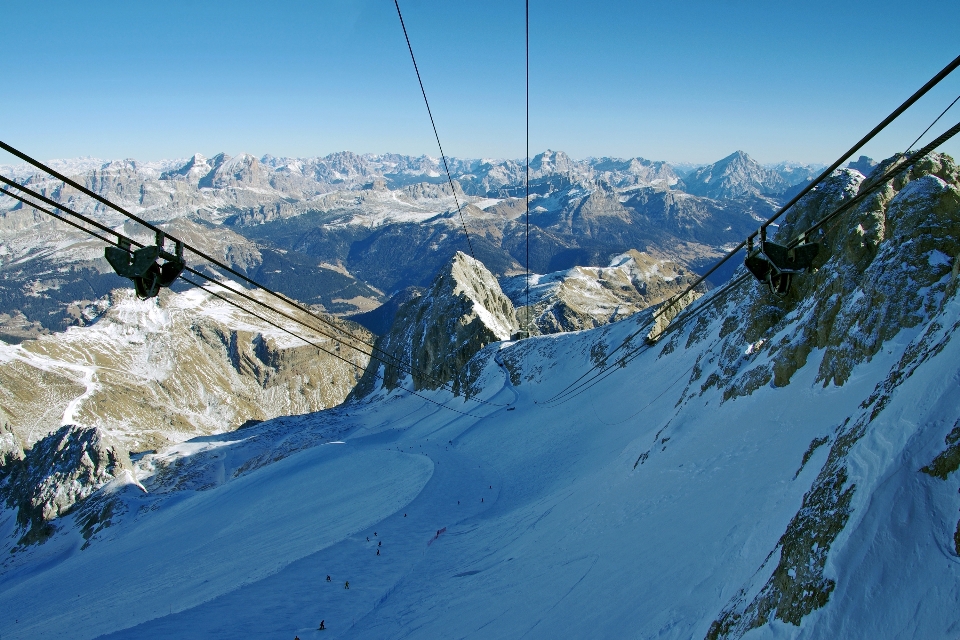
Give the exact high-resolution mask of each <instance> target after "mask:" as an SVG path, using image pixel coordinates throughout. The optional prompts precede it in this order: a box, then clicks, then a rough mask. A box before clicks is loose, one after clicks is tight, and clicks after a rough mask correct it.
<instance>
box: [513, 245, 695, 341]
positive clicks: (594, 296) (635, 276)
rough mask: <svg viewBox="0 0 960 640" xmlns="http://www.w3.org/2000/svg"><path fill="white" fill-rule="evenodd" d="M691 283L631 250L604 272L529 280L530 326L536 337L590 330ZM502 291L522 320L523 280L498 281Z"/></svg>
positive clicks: (582, 270)
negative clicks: (541, 334) (536, 333)
mask: <svg viewBox="0 0 960 640" xmlns="http://www.w3.org/2000/svg"><path fill="white" fill-rule="evenodd" d="M695 279H696V276H695V275H694V274H692V273H691V272H689V271H687V270H686V269H683V268H682V267H680V266H679V265H677V264H675V263H673V262H671V261H669V260H662V259H660V260H658V259H656V258H654V257H653V256H650V255H648V254H646V253H642V252H639V251H635V250H631V251H628V252H627V253H625V254H622V255H619V256H617V257H616V258H614V259H613V261H612V262H611V263H610V266H608V267H574V268H573V269H568V270H566V271H558V272H556V273H549V274H546V275H537V274H531V276H530V307H531V317H532V324H533V325H534V327H535V329H534V330H535V331H536V332H539V333H559V332H562V331H580V330H582V329H593V328H594V327H599V326H602V325H605V324H608V323H610V322H616V321H618V320H622V319H624V318H626V317H627V316H631V315H633V314H635V313H637V312H639V311H643V310H644V309H646V308H648V307H651V306H654V305H657V304H660V303H661V302H663V301H664V300H666V299H668V298H670V297H672V296H674V295H675V294H678V293H680V292H681V291H683V290H684V289H686V288H687V286H689V284H690V283H691V282H693V281H694V280H695ZM503 289H504V293H506V294H507V295H508V296H509V297H510V299H511V300H512V301H513V303H514V305H515V306H516V307H517V314H518V316H519V317H526V316H525V314H526V313H527V311H526V308H525V307H526V294H527V292H526V276H525V275H524V276H513V277H509V278H504V279H503Z"/></svg>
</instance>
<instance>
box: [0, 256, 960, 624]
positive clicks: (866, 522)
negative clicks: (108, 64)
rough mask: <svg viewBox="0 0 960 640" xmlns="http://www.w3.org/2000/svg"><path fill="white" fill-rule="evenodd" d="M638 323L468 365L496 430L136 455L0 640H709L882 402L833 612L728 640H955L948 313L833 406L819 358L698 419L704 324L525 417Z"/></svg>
mask: <svg viewBox="0 0 960 640" xmlns="http://www.w3.org/2000/svg"><path fill="white" fill-rule="evenodd" d="M954 277H956V275H954ZM730 304H732V303H730ZM731 308H732V307H729V308H728V309H727V311H729V310H730V309H731ZM643 317H644V316H643V315H642V314H641V315H640V316H638V317H634V318H631V319H628V320H625V321H622V322H619V323H615V324H612V325H609V326H607V327H604V328H602V329H597V330H593V331H587V332H581V333H573V334H560V335H552V336H540V337H537V338H531V339H529V340H525V341H523V342H522V343H498V344H496V345H491V346H489V347H487V348H486V349H484V351H482V352H481V353H480V354H478V355H477V356H476V358H478V359H479V361H480V362H482V363H484V367H485V368H484V370H483V373H482V376H481V381H480V383H479V385H478V386H479V387H480V388H482V389H483V391H482V393H481V396H480V397H481V398H482V399H483V400H486V401H488V402H489V403H491V404H483V403H477V402H469V401H464V400H463V399H462V398H453V397H451V396H450V395H449V394H446V393H445V392H427V393H425V394H424V395H425V396H426V397H428V398H430V399H431V400H434V401H437V402H440V403H443V404H444V405H445V406H448V407H450V408H453V409H456V410H457V411H458V412H462V413H457V412H454V411H448V410H445V409H444V408H441V407H439V406H437V405H436V404H432V403H430V402H428V401H426V400H424V399H423V398H420V397H417V396H414V395H410V394H408V393H405V392H403V391H399V390H398V391H395V392H394V393H392V394H390V395H387V396H378V397H376V398H374V399H373V400H371V401H369V402H366V403H363V404H353V405H345V406H342V407H339V408H336V409H332V410H328V411H324V412H320V413H317V414H312V415H309V416H301V417H296V418H294V417H290V418H280V419H277V420H274V421H270V422H266V423H263V424H261V425H257V426H256V427H252V428H248V429H243V430H240V431H236V432H232V433H228V434H223V435H220V436H207V437H204V438H198V439H195V440H192V441H190V442H187V443H182V444H180V445H177V446H175V447H172V448H170V449H168V450H164V451H160V452H158V453H157V454H155V455H154V456H147V457H145V458H144V459H142V460H141V461H140V462H139V463H138V480H139V481H140V482H141V483H142V484H143V485H144V486H145V487H146V488H147V493H144V492H143V491H141V490H140V489H139V488H138V487H137V486H136V484H134V483H133V482H132V480H131V481H128V482H126V483H124V482H120V481H118V482H117V483H116V485H115V486H112V487H110V490H111V491H113V492H115V493H114V495H115V496H118V497H119V498H120V499H121V502H122V504H123V505H124V508H123V509H119V510H118V511H117V514H116V515H115V517H114V518H113V519H112V526H110V527H107V528H105V529H103V530H102V531H101V532H100V533H98V534H97V535H96V536H95V537H94V538H93V539H92V541H91V542H90V544H89V546H87V548H85V549H83V548H82V546H83V544H84V539H83V538H82V536H81V535H80V533H79V532H78V531H77V529H76V528H74V529H70V528H69V526H68V527H65V529H64V530H63V532H62V534H61V535H58V536H56V537H54V538H53V539H51V540H50V541H48V542H47V543H45V544H43V545H38V546H34V547H30V548H28V549H27V550H25V551H20V552H18V553H16V554H14V555H13V556H11V557H10V558H9V559H7V560H5V561H4V564H3V568H2V570H0V571H2V573H0V612H3V613H2V615H0V637H2V638H3V639H4V640H7V639H9V638H31V639H32V638H63V637H70V638H77V639H83V638H98V637H107V638H172V637H176V638H188V639H189V638H198V639H199V638H204V639H206V638H248V637H257V638H287V639H289V638H293V637H294V636H295V635H296V636H299V637H300V638H301V639H307V638H314V637H323V638H408V637H409V638H491V637H494V638H520V637H524V638H556V637H570V638H575V637H611V638H613V637H615V638H623V637H632V638H678V639H679V638H703V637H705V636H706V634H707V633H708V631H709V629H710V626H711V623H712V622H713V621H714V620H716V619H717V618H718V616H719V615H720V614H721V611H723V610H724V608H725V607H728V605H729V603H731V601H732V600H734V599H736V598H737V596H738V593H741V590H742V592H743V593H746V594H747V595H746V597H747V598H749V597H752V596H751V594H755V593H756V592H757V591H758V590H759V588H760V587H761V586H762V585H763V584H764V582H765V581H766V580H767V578H768V577H769V576H770V574H771V571H772V570H773V566H774V565H775V564H776V562H777V558H778V554H779V551H778V547H777V545H778V541H779V540H780V539H781V536H783V535H784V531H785V529H786V528H787V527H788V525H789V523H790V521H791V519H792V518H793V517H794V516H795V514H797V513H798V510H800V509H801V507H802V505H803V501H804V495H805V494H806V493H807V492H808V491H809V490H810V489H811V486H812V485H813V483H814V481H815V479H816V478H817V476H818V473H820V471H821V469H822V468H823V467H824V465H825V463H826V462H827V459H828V453H829V451H830V450H831V446H832V442H833V439H834V438H836V437H837V434H838V433H839V432H840V428H841V427H842V426H843V425H845V424H847V423H848V422H850V421H851V420H852V421H854V422H855V421H857V420H859V419H861V418H862V419H864V420H867V418H864V416H865V415H867V416H868V414H870V412H871V411H873V410H874V409H875V405H871V404H870V398H871V396H872V395H875V393H876V391H877V390H878V389H879V388H880V387H882V386H883V385H884V384H885V381H889V380H891V379H894V378H895V379H896V384H895V385H894V386H892V387H889V391H890V393H889V398H888V400H886V401H885V404H884V406H883V407H882V408H881V409H880V410H878V411H876V412H875V415H873V417H872V419H869V420H868V423H869V428H868V430H867V432H866V434H865V435H864V436H863V437H862V438H860V439H859V440H858V441H857V442H856V443H855V444H854V445H853V447H852V449H851V450H850V453H849V455H848V456H847V458H846V460H847V468H848V471H849V478H848V482H849V484H850V485H855V486H856V492H855V493H854V494H853V497H852V502H851V515H850V518H849V521H848V522H847V524H846V526H845V527H844V528H843V530H842V531H841V532H840V533H839V535H838V536H837V537H836V540H835V541H834V542H833V544H832V547H831V549H830V552H829V555H828V561H827V564H826V567H825V570H824V572H825V573H824V575H825V576H826V577H828V578H829V579H832V580H834V581H835V582H836V588H835V590H834V591H833V593H832V594H831V596H830V598H829V601H828V602H827V604H826V606H824V607H822V608H818V609H815V610H814V611H813V612H812V613H810V614H809V615H806V616H805V617H804V618H803V620H802V624H801V625H800V626H794V625H792V624H788V623H785V622H782V621H781V620H773V621H772V622H770V623H769V624H766V625H764V626H761V627H760V628H758V629H754V630H751V631H748V632H747V634H746V637H748V638H751V639H754V638H825V637H843V638H881V637H898V638H900V637H902V638H939V637H954V636H956V635H957V634H958V633H960V623H958V620H960V614H958V613H957V607H956V603H957V602H958V601H960V563H958V558H957V555H956V553H955V552H954V551H953V550H952V548H951V544H952V532H953V528H954V527H955V526H956V518H957V511H958V507H960V497H958V494H957V477H956V474H954V475H952V476H950V477H949V478H948V481H942V480H940V479H938V478H933V477H930V476H929V475H926V474H922V473H919V469H920V468H921V467H922V466H923V465H926V464H928V463H929V462H930V460H932V459H933V458H934V457H935V456H936V455H937V454H938V453H939V452H940V451H941V450H942V449H943V446H944V436H945V435H946V434H947V433H948V432H949V431H950V429H951V427H952V426H953V425H954V423H955V422H956V421H957V418H958V416H960V393H957V385H958V382H960V365H958V363H960V342H958V341H956V340H952V339H951V338H952V336H953V333H954V330H955V328H956V327H957V326H958V323H960V302H958V301H957V299H956V297H953V298H950V299H948V300H947V301H946V303H945V304H944V305H943V307H942V309H941V310H939V311H938V312H937V313H936V315H935V321H934V320H931V321H930V322H926V323H921V324H919V325H917V326H916V327H913V328H910V329H903V330H901V331H900V332H899V333H897V334H896V335H895V337H894V338H892V339H890V340H888V341H887V342H886V343H885V345H884V348H883V349H882V350H881V351H880V352H879V353H877V354H876V355H875V356H874V357H873V358H872V359H869V360H868V361H866V362H864V363H861V364H859V365H857V366H856V367H855V368H854V370H853V372H852V374H851V376H850V378H849V380H848V381H847V382H846V383H845V384H844V385H843V386H842V387H837V386H834V385H832V384H831V385H827V386H824V384H823V383H822V382H816V374H817V364H818V362H819V358H818V357H817V356H818V353H817V352H816V351H814V352H813V353H811V354H810V355H809V357H808V359H807V363H806V365H805V366H803V367H801V368H800V369H799V370H798V371H797V372H796V374H795V375H794V376H793V378H792V379H791V381H790V384H789V385H787V386H785V387H780V388H776V387H773V386H771V385H766V386H762V387H760V388H759V389H757V390H755V391H754V392H753V393H752V394H750V395H746V396H742V397H737V398H735V399H729V400H727V401H722V395H721V393H720V390H718V389H717V388H708V389H706V391H704V392H703V393H700V382H697V383H695V384H689V381H690V380H691V378H692V375H691V372H692V371H694V369H695V368H697V367H702V366H704V363H707V362H710V361H711V358H713V357H715V356H716V355H717V353H716V352H714V351H713V350H714V349H715V348H716V349H719V346H720V344H721V342H720V333H721V328H722V326H721V325H722V322H721V320H722V318H723V314H719V315H718V316H716V317H715V318H713V319H712V320H711V321H710V322H709V323H707V324H705V325H703V326H700V327H696V328H694V325H693V324H690V325H687V326H686V327H685V328H684V329H683V331H682V332H681V334H680V335H679V336H678V337H677V338H675V339H674V340H673V342H672V343H673V344H674V345H677V348H675V349H674V350H673V351H672V353H666V351H667V349H665V348H663V347H660V346H658V347H657V348H654V349H650V350H647V351H645V352H643V353H642V354H641V355H640V356H639V357H637V358H636V359H635V360H633V361H631V362H630V363H629V364H628V365H627V366H626V367H625V368H622V369H619V370H617V371H616V372H615V373H614V374H613V375H611V376H609V377H608V378H606V379H605V380H603V381H602V382H601V383H599V384H597V385H596V386H594V387H593V388H591V389H590V391H589V392H588V393H584V394H582V395H579V396H577V397H576V398H574V399H572V400H570V401H569V402H566V403H562V404H549V403H548V404H544V402H545V401H546V400H548V399H549V398H550V397H551V396H553V395H555V394H556V393H557V392H559V391H560V390H562V389H563V388H564V387H565V386H566V385H567V384H568V383H569V382H571V381H572V380H574V379H576V378H577V377H578V376H579V375H580V374H581V373H583V372H584V371H585V370H586V369H587V368H588V367H589V366H590V363H591V349H592V348H594V347H595V346H596V345H598V344H603V345H605V347H606V348H607V350H608V351H609V350H612V348H614V347H616V346H617V345H619V344H620V343H621V342H622V341H623V340H624V338H625V337H627V336H628V335H629V334H631V333H632V332H633V331H635V330H636V329H637V327H638V322H640V321H641V320H642V319H643ZM694 330H696V331H698V332H700V334H701V339H700V341H699V342H697V343H696V344H695V345H693V346H691V347H689V348H688V347H685V345H686V344H687V343H688V341H689V334H690V332H692V331H694ZM784 331H785V332H789V331H790V328H789V325H788V327H787V328H786V329H784ZM704 336H705V337H704ZM779 337H781V336H772V337H771V338H770V340H771V341H774V340H776V339H778V338H779ZM930 344H933V345H936V348H932V347H931V348H929V349H927V347H926V346H924V345H930ZM738 348H740V349H741V353H743V354H744V357H745V358H748V357H752V358H756V359H757V360H756V361H757V362H761V361H762V359H763V358H765V357H767V356H766V355H765V354H766V352H765V351H764V350H759V352H757V350H756V348H755V345H750V344H742V345H740V346H739V347H738ZM924 349H927V350H926V351H924ZM917 352H922V353H925V354H927V355H925V356H924V358H920V359H917V358H916V357H915V354H916V353H917ZM910 358H914V360H910ZM501 361H503V362H506V363H507V366H504V365H502V364H501ZM914 361H916V366H915V367H914V368H913V369H912V370H911V372H910V375H906V376H900V377H896V376H893V377H891V376H892V372H896V371H898V370H899V369H898V367H901V368H902V366H903V363H904V362H908V364H909V363H911V362H914ZM911 366H913V365H911ZM509 371H512V372H513V376H512V377H511V375H509ZM517 382H518V383H519V384H515V383H517ZM701 382H702V381H701ZM888 386H889V385H888ZM884 388H886V387H884ZM868 417H869V416H868ZM817 438H826V439H827V440H828V444H827V445H825V446H821V447H818V448H816V447H815V448H812V454H811V455H810V456H809V459H808V460H807V462H806V464H804V465H802V464H801V463H802V460H803V458H804V454H805V452H808V451H811V443H812V441H814V440H815V439H817ZM10 514H11V512H10V511H9V510H7V511H4V512H3V516H2V517H3V518H5V519H6V520H5V521H3V522H0V535H3V536H9V535H11V533H12V529H13V522H12V516H11V515H10ZM368 539H369V541H368ZM378 549H379V551H380V555H377V550H378ZM327 575H330V576H331V581H330V582H327V580H326V576H327ZM347 581H349V589H345V588H344V585H345V582H347ZM321 620H324V621H325V627H326V629H327V630H326V631H323V632H321V631H317V630H316V629H317V626H318V625H319V623H320V621H321Z"/></svg>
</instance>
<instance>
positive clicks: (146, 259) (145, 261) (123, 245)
mask: <svg viewBox="0 0 960 640" xmlns="http://www.w3.org/2000/svg"><path fill="white" fill-rule="evenodd" d="M164 239H165V237H164V233H163V232H162V231H157V243H156V244H155V245H148V246H146V247H143V248H141V249H137V250H136V251H131V250H130V244H131V241H130V240H129V239H128V238H124V237H122V236H118V237H117V246H115V247H107V248H105V249H104V250H103V255H104V257H105V258H106V259H107V262H109V263H110V266H111V267H113V270H114V271H116V272H117V275H119V276H122V277H124V278H130V279H131V280H133V286H134V288H135V289H136V291H137V297H138V298H140V299H141V300H146V299H147V298H153V297H155V296H156V295H157V294H158V293H160V288H161V287H169V286H170V285H171V284H173V281H174V280H176V279H177V278H178V277H179V276H180V273H181V272H182V271H183V268H184V267H185V266H186V262H184V260H183V242H181V241H180V240H177V241H176V242H175V248H174V252H175V253H169V252H168V251H166V250H164V248H163V244H164ZM161 259H162V260H163V264H161V263H159V262H157V260H161Z"/></svg>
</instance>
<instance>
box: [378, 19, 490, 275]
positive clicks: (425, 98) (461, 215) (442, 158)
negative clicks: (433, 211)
mask: <svg viewBox="0 0 960 640" xmlns="http://www.w3.org/2000/svg"><path fill="white" fill-rule="evenodd" d="M393 4H395V5H396V7H397V15H398V16H400V27H401V28H402V29H403V37H404V38H405V39H406V41H407V49H409V50H410V59H411V60H413V70H414V71H416V72H417V82H419V83H420V93H422V94H423V102H424V103H425V104H426V105H427V115H429V116H430V125H431V126H432V127H433V135H434V137H436V139H437V147H438V148H439V149H440V159H441V160H443V168H444V170H445V171H446V172H447V180H448V181H449V182H450V191H452V192H453V201H454V202H455V203H456V204H457V213H459V214H460V224H461V225H462V226H463V235H465V236H466V237H467V246H468V247H469V248H470V257H471V258H473V259H474V260H476V259H477V256H475V255H474V254H473V242H471V241H470V233H469V232H468V231H467V223H466V222H465V221H464V219H463V210H462V209H460V200H459V199H458V198H457V189H456V188H455V187H454V186H453V177H452V176H451V175H450V168H449V167H448V166H447V156H446V155H444V153H443V145H441V144H440V134H439V133H437V125H436V123H435V122H434V121H433V111H431V110H430V101H429V100H427V91H426V89H424V88H423V80H422V79H421V78H420V69H419V67H417V59H416V57H414V55H413V46H412V45H411V44H410V36H408V35H407V25H405V24H404V23H403V14H402V13H400V1H399V0H393Z"/></svg>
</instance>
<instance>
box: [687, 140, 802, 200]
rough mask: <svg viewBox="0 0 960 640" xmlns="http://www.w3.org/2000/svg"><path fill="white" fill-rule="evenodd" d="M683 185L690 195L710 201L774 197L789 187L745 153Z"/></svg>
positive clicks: (709, 167)
mask: <svg viewBox="0 0 960 640" xmlns="http://www.w3.org/2000/svg"><path fill="white" fill-rule="evenodd" d="M684 183H685V184H686V191H687V192H688V193H692V194H693V195H696V196H706V197H708V198H738V197H742V196H763V195H771V194H775V193H780V192H782V191H784V190H785V189H786V188H787V186H788V185H787V182H786V181H785V180H784V179H783V177H782V176H781V175H780V174H779V173H777V172H776V171H770V170H769V169H764V168H763V167H762V166H760V164H759V163H757V161H756V160H754V159H753V158H751V157H750V156H748V155H747V154H746V153H745V152H743V151H735V152H733V153H732V154H730V155H729V156H727V157H726V158H724V159H723V160H719V161H717V162H714V163H713V164H709V165H707V166H705V167H701V168H699V169H697V170H696V171H694V172H693V173H691V174H690V175H689V176H687V177H686V179H685V180H684Z"/></svg>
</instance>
